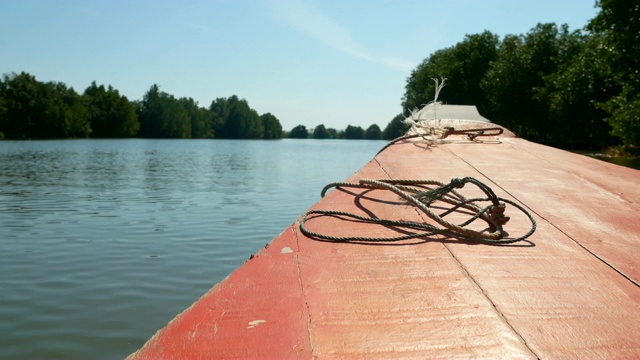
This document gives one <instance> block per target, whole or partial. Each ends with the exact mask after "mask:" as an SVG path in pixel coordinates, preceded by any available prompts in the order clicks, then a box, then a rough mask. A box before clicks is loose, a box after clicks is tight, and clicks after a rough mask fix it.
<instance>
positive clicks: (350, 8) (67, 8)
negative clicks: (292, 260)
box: [0, 0, 598, 130]
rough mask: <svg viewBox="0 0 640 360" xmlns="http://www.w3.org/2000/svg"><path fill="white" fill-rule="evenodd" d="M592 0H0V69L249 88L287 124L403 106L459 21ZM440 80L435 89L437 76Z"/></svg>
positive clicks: (361, 118)
mask: <svg viewBox="0 0 640 360" xmlns="http://www.w3.org/2000/svg"><path fill="white" fill-rule="evenodd" d="M594 3H595V1H594V0H554V1H551V0H439V1H434V0H394V1H392V0H352V1H350V0H322V1H320V0H316V1H310V0H255V1H252V0H210V1H204V0H185V1H165V0H138V1H123V0H108V1H107V0H104V1H91V0H84V1H80V0H78V1H66V0H39V1H32V0H0V72H2V73H10V72H20V71H26V72H28V73H30V74H32V75H34V76H36V78H37V79H38V80H40V81H61V82H64V83H66V84H67V85H69V86H72V87H73V88H74V89H75V90H76V91H78V92H79V93H82V92H83V91H84V89H85V88H86V87H87V86H89V85H90V83H91V82H92V81H94V80H95V81H96V82H97V83H98V84H104V85H109V84H111V85H112V86H113V87H114V88H116V89H118V90H119V91H120V92H121V93H122V94H124V95H126V96H127V97H128V98H129V99H130V100H138V99H141V98H142V97H143V96H144V93H145V92H146V91H147V90H148V89H149V87H150V86H151V85H152V84H158V85H159V86H160V89H161V90H162V91H165V92H168V93H170V94H173V95H174V96H176V97H192V98H194V99H195V100H196V101H198V103H199V104H200V106H204V107H208V106H209V104H210V103H211V101H212V100H214V99H215V98H218V97H228V96H231V95H233V94H236V95H238V96H239V97H241V98H245V99H247V101H248V102H249V105H250V106H251V107H252V108H254V109H256V110H257V111H258V112H259V113H260V114H262V113H266V112H270V113H272V114H274V115H275V116H276V117H278V118H279V119H280V122H281V123H282V125H283V128H284V129H285V130H290V129H291V128H293V127H294V126H296V125H298V124H302V125H305V126H307V127H308V128H313V127H315V126H317V125H319V124H324V125H325V126H326V127H333V128H337V129H344V128H345V127H346V126H347V125H357V126H362V127H363V128H366V127H368V126H369V125H371V124H374V123H375V124H378V125H379V126H380V127H381V128H384V126H386V124H387V123H388V122H389V121H390V120H391V118H393V117H394V116H395V115H397V114H398V113H400V112H401V107H400V103H401V98H402V96H403V94H404V86H405V83H406V79H407V78H408V77H409V75H410V74H411V70H412V69H414V68H415V67H416V66H417V65H418V64H419V63H420V62H422V60H424V59H425V58H426V57H428V56H429V55H430V54H431V53H433V52H435V51H437V50H439V49H442V48H446V47H449V46H452V45H455V44H456V43H457V42H459V41H461V40H463V38H464V36H465V34H476V33H480V32H482V31H484V30H489V31H491V32H493V33H495V34H497V35H499V36H500V38H502V37H504V35H507V34H524V33H526V32H528V31H529V30H530V29H531V28H532V27H534V26H535V25H536V24H537V23H539V22H555V23H557V24H563V23H566V24H568V25H569V27H570V29H571V30H574V29H579V28H582V27H583V26H584V25H586V23H587V22H588V20H589V19H591V18H593V17H594V16H595V15H596V14H597V11H598V9H597V8H595V7H594ZM443 91H446V87H445V89H444V90H443Z"/></svg>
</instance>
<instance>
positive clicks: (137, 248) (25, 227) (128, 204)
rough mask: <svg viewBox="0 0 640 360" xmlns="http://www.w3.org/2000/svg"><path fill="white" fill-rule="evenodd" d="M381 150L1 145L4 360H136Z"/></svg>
mask: <svg viewBox="0 0 640 360" xmlns="http://www.w3.org/2000/svg"><path fill="white" fill-rule="evenodd" d="M384 144H385V142H383V141H364V140H356V141H353V140H352V141H349V140H293V139H285V140H279V141H242V140H229V141H227V140H143V139H126V140H58V141H22V142H16V141H1V142H0V253H1V258H0V358H2V359H3V358H21V359H22V358H47V359H56V358H61V359H69V358H122V357H124V356H126V355H128V354H129V353H131V352H133V351H135V350H136V349H138V348H139V347H140V346H142V345H143V344H144V342H145V341H146V340H147V339H148V338H149V337H151V336H152V335H153V334H154V333H155V332H156V330H158V329H159V328H161V327H163V326H164V325H166V323H167V322H168V321H170V320H171V319H172V318H173V317H174V316H175V315H177V314H178V313H180V312H181V311H182V310H184V309H185V308H187V307H188V306H190V305H191V303H193V302H194V301H195V300H196V299H198V298H199V297H200V296H201V295H202V294H204V293H205V292H206V291H207V290H209V289H210V288H211V287H212V286H213V285H214V284H216V283H217V282H219V281H220V280H222V279H224V278H225V277H226V276H227V275H228V274H230V273H231V272H232V271H233V270H234V269H235V268H237V267H238V266H240V265H241V264H242V263H243V262H244V261H245V260H246V259H248V257H249V256H250V254H252V253H256V252H257V251H259V250H260V249H261V248H262V247H263V246H264V245H265V244H267V243H268V242H269V241H270V240H271V239H272V238H273V237H275V236H276V235H278V234H279V233H280V232H281V231H283V230H284V229H285V228H286V227H287V226H289V225H290V224H291V223H293V222H294V221H295V219H296V218H297V217H298V216H299V215H300V214H301V213H302V212H304V211H305V210H306V209H308V208H309V207H310V206H311V205H313V204H314V203H315V202H316V201H318V200H319V193H320V190H321V189H322V187H323V186H324V185H325V184H326V183H329V182H332V181H341V180H344V179H345V178H347V177H348V176H349V175H351V174H353V173H354V172H355V171H357V170H358V169H359V168H360V167H362V166H363V165H365V164H366V163H367V162H368V161H369V160H370V159H371V158H373V156H374V155H375V153H376V152H377V151H378V150H379V149H380V148H381V147H382V146H383V145H384Z"/></svg>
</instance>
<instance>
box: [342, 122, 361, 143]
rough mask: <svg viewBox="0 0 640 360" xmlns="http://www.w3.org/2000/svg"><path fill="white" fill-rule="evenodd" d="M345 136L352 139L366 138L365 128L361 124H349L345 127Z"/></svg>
mask: <svg viewBox="0 0 640 360" xmlns="http://www.w3.org/2000/svg"><path fill="white" fill-rule="evenodd" d="M344 138H345V139H351V140H361V139H364V129H363V128H361V127H360V126H352V125H347V128H346V129H344Z"/></svg>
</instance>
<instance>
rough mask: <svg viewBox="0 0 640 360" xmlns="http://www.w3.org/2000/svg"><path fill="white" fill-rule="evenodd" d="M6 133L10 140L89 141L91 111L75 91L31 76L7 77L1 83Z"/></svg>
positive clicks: (0, 91)
mask: <svg viewBox="0 0 640 360" xmlns="http://www.w3.org/2000/svg"><path fill="white" fill-rule="evenodd" d="M0 98H1V99H2V111H1V113H0V115H2V117H3V118H2V119H0V124H2V127H3V128H2V129H0V131H2V132H3V134H4V137H6V138H7V139H23V138H35V139H44V138H66V137H87V136H88V135H89V133H90V132H91V128H90V126H89V120H88V112H87V108H86V106H85V104H84V102H83V100H82V98H81V97H80V96H79V95H78V93H76V92H75V91H74V90H73V88H69V87H67V86H66V85H65V84H63V83H57V82H48V83H42V82H39V81H37V80H36V78H35V77H34V76H32V75H30V74H27V73H25V72H22V73H20V74H15V73H13V74H11V75H4V76H3V81H1V82H0Z"/></svg>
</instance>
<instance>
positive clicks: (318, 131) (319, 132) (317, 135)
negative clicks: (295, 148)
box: [313, 124, 330, 139]
mask: <svg viewBox="0 0 640 360" xmlns="http://www.w3.org/2000/svg"><path fill="white" fill-rule="evenodd" d="M313 138H314V139H328V138H330V135H329V132H328V131H327V128H325V127H324V125H323V124H320V125H318V126H316V128H315V129H313Z"/></svg>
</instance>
